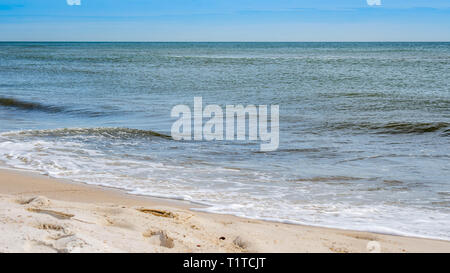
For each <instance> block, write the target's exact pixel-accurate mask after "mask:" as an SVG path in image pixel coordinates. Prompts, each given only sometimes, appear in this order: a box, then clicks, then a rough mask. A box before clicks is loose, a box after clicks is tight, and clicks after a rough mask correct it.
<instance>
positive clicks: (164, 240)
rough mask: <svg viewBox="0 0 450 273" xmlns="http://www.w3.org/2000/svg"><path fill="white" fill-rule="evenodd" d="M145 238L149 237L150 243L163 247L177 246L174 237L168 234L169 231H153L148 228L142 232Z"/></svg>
mask: <svg viewBox="0 0 450 273" xmlns="http://www.w3.org/2000/svg"><path fill="white" fill-rule="evenodd" d="M142 236H144V237H145V238H148V239H149V241H150V243H153V244H156V245H160V246H162V247H167V248H173V247H174V246H175V244H174V242H173V239H172V238H170V237H169V236H167V233H166V232H165V231H163V230H159V231H151V230H148V231H146V232H144V233H143V234H142Z"/></svg>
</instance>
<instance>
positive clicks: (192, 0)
mask: <svg viewBox="0 0 450 273" xmlns="http://www.w3.org/2000/svg"><path fill="white" fill-rule="evenodd" d="M0 41H450V0H0Z"/></svg>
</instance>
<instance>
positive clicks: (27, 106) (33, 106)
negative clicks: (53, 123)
mask: <svg viewBox="0 0 450 273" xmlns="http://www.w3.org/2000/svg"><path fill="white" fill-rule="evenodd" d="M0 106H3V107H10V108H16V109H20V110H25V111H40V112H45V113H51V114H55V113H66V114H71V115H82V116H88V117H99V116H106V115H109V114H108V113H106V112H100V111H90V110H84V109H70V108H65V107H61V106H55V105H45V104H41V103H38V102H28V101H22V100H18V99H14V98H5V97H0Z"/></svg>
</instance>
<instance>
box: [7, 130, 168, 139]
mask: <svg viewBox="0 0 450 273" xmlns="http://www.w3.org/2000/svg"><path fill="white" fill-rule="evenodd" d="M1 136H6V137H8V136H9V137H14V136H22V137H56V138H58V137H72V136H94V137H104V138H112V139H135V138H152V137H159V138H164V139H172V137H171V136H169V135H165V134H162V133H158V132H155V131H151V130H139V129H131V128H109V127H99V128H62V129H53V130H26V131H17V132H7V133H3V134H1Z"/></svg>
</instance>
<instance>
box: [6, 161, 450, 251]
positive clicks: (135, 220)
mask: <svg viewBox="0 0 450 273" xmlns="http://www.w3.org/2000/svg"><path fill="white" fill-rule="evenodd" d="M0 203H2V209H1V211H2V213H1V214H0V230H1V231H2V232H1V233H0V251H1V252H230V253H234V252H238V253H239V252H338V253H346V252H370V250H371V245H370V244H369V247H368V243H369V242H372V243H371V244H372V245H373V241H375V242H377V244H379V246H380V247H381V250H380V251H381V252H450V242H449V241H444V240H436V239H424V238H417V237H405V236H397V235H387V234H379V233H372V232H363V231H352V230H343V229H335V228H326V227H316V226H304V225H297V224H287V223H279V222H271V221H264V220H253V219H248V218H241V217H237V216H233V215H226V214H215V213H208V212H201V211H198V210H192V208H202V207H203V206H201V205H198V204H195V203H192V202H188V201H182V200H172V199H165V198H157V197H148V196H142V195H133V194H129V193H127V192H126V191H124V190H120V189H115V188H109V187H104V186H95V185H88V184H85V183H79V182H75V181H70V180H64V179H55V178H51V177H48V176H44V175H40V174H38V173H36V172H31V171H26V170H15V169H9V168H8V169H6V168H0ZM375 247H377V245H375ZM372 249H373V248H372ZM375 251H376V249H375Z"/></svg>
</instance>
